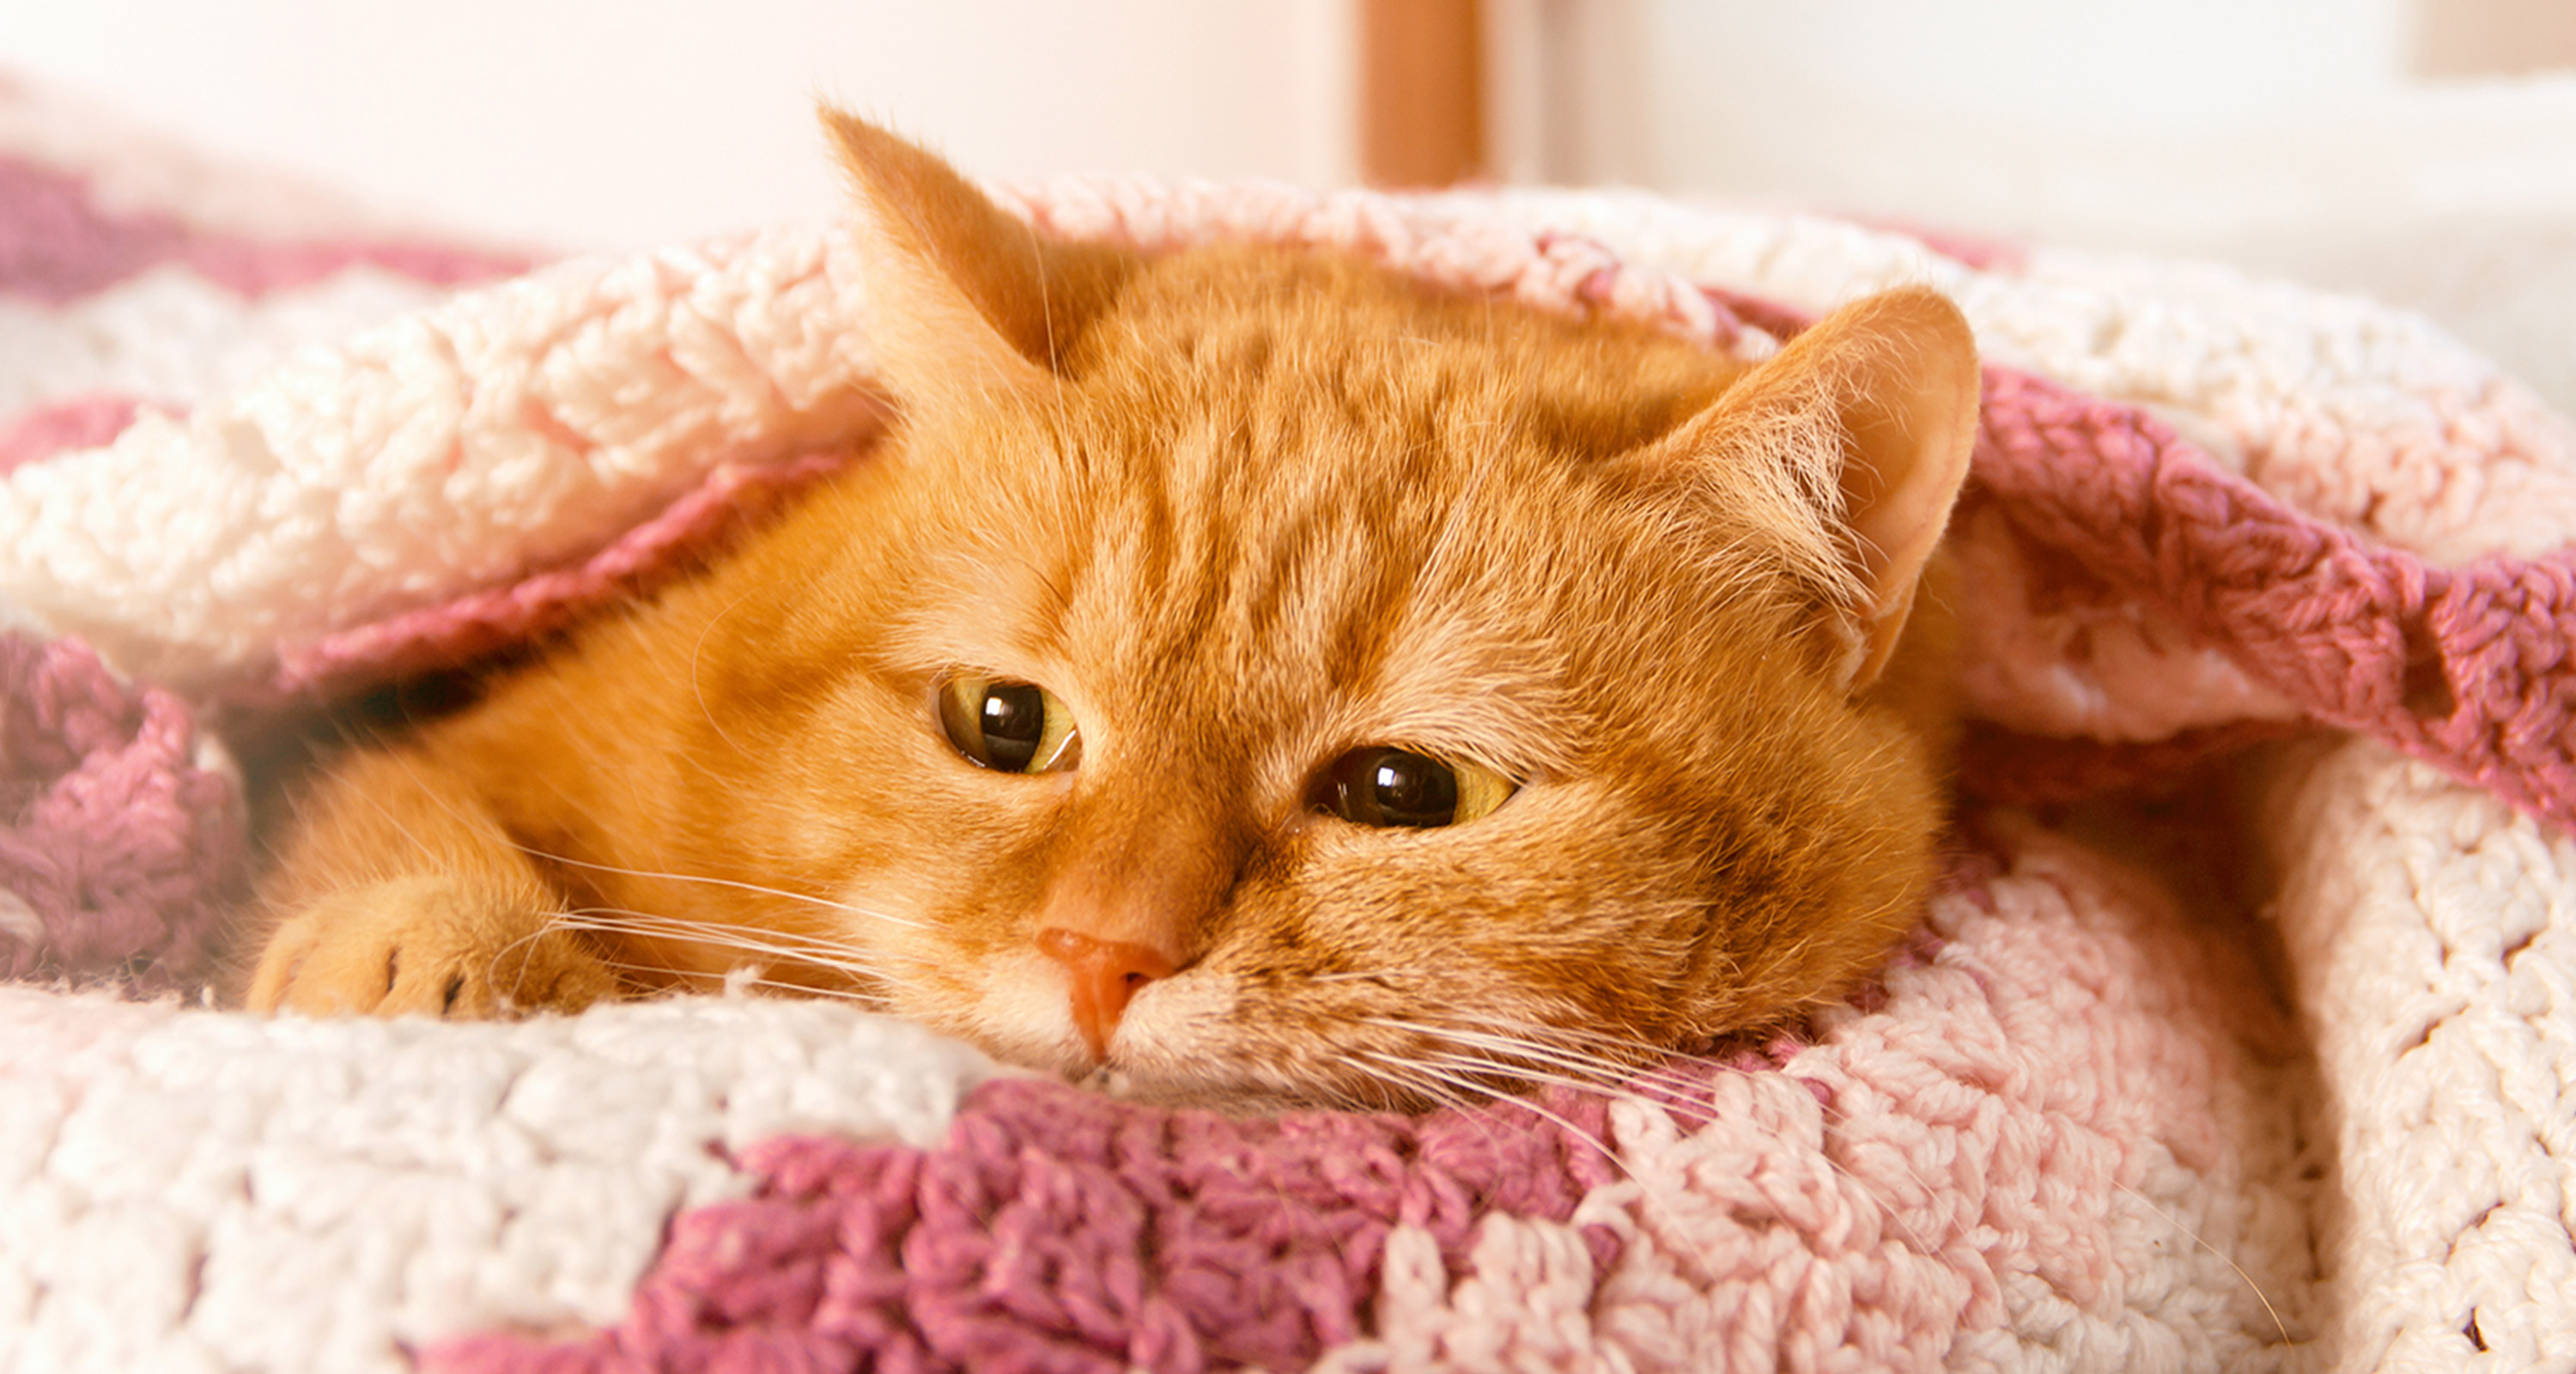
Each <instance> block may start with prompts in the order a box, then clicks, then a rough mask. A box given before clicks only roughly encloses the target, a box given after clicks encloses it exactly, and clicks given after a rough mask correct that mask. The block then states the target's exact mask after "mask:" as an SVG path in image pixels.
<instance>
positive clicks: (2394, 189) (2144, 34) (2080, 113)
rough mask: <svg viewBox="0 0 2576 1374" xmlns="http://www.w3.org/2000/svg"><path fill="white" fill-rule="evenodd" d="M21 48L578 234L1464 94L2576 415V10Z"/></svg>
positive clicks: (23, 19) (2106, 6)
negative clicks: (839, 174) (2356, 304)
mask: <svg viewBox="0 0 2576 1374" xmlns="http://www.w3.org/2000/svg"><path fill="white" fill-rule="evenodd" d="M1461 16H1464V18H1463V19H1462V18H1461ZM1462 24H1463V25H1464V30H1465V31H1466V32H1468V33H1469V35H1470V40H1469V50H1468V52H1467V55H1466V57H1465V59H1464V60H1465V61H1467V62H1468V63H1470V64H1471V74H1470V76H1469V77H1467V78H1459V77H1458V76H1457V74H1456V72H1455V71H1454V70H1450V71H1449V72H1448V75H1445V76H1444V75H1443V71H1444V70H1447V69H1444V68H1443V67H1442V65H1441V62H1442V59H1440V58H1439V57H1437V56H1436V55H1433V56H1426V54H1425V45H1426V44H1434V43H1446V42H1449V41H1451V39H1453V38H1454V37H1455V36H1456V35H1457V34H1458V33H1459V32H1461V26H1462ZM1443 35H1448V37H1443ZM1373 43H1374V44H1375V45H1376V46H1375V47H1372V44H1373ZM0 67H5V68H10V69H15V70H18V71H21V72H25V73H28V74H31V75H34V76H37V77H39V78H46V79H50V80H52V81H54V82H57V83H59V84H64V85H68V86H71V87H74V88H76V89H79V90H83V91H86V92H87V93H89V94H91V95H92V96H95V97H98V98H100V99H102V100H103V101H104V102H105V103H106V104H109V105H111V106H114V107H116V108H119V109H122V110H123V111H125V112H127V113H129V114H132V115H135V116H138V117H140V118H142V119H144V120H147V121H150V122H152V123H156V124H159V125H163V126H165V127H175V128H181V129H186V130H189V131H192V132H193V133H194V134H195V135H196V137H197V138H198V139H199V140H200V141H202V142H204V143H206V144H208V145H210V146H211V147H214V148H216V149H220V150H224V151H228V152H234V153H248V154H252V155H255V156H257V157H260V158H264V159H266V160H268V161H270V162H272V163H275V164H278V165H280V166H281V167H283V168H286V169H289V170H295V171H301V172H304V173H306V174H309V175H310V176H312V177H314V178H315V179H317V180H320V181H323V182H326V183H329V184H333V185H337V186H340V187H344V188H347V189H350V190H353V191H356V192H358V193H360V194H361V195H363V196H365V197H367V198H368V199H370V200H373V201H374V202H376V203H378V204H379V205H383V206H386V207H388V208H391V209H395V210H398V211H404V212H409V213H413V214H416V215H419V216H422V217H426V218H428V219H431V220H433V221H436V222H440V223H443V224H446V225H449V226H453V227H457V228H464V229H471V230H477V231H481V232H484V233H487V234H491V235H496V236H501V237H505V238H514V239H523V240H528V241H532V242H536V243H540V244H546V245H554V246H562V247H593V246H597V247H626V246H633V245H638V244H644V243H652V242H661V241H666V240H670V239H674V238H686V237H691V236H696V235H702V234H708V233H714V232H721V231H724V230H728V229H733V228H738V227H742V226H746V225H751V224H757V223H762V222H766V221H770V220H774V219H778V218H781V217H784V216H791V215H805V214H821V213H828V212H829V211H830V208H831V206H832V202H833V198H834V195H835V189H834V186H833V183H832V179H831V176H830V173H829V171H828V169H827V168H826V166H825V165H824V163H823V161H822V158H821V156H820V151H819V147H818V142H817V139H816V137H815V134H814V128H813V123H812V118H811V104H812V101H813V100H814V98H815V97H817V96H823V97H828V98H831V99H833V100H836V101H839V102H841V103H843V104H846V105H848V106H850V107H851V108H854V109H858V110H861V111H864V112H869V113H872V114H875V115H878V116H881V117H884V118H887V119H890V120H892V121H893V122H894V123H895V124H896V125H897V126H898V127H900V128H902V129H904V130H906V131H908V132H911V133H914V134H916V135H920V136H923V137H926V138H928V139H929V140H930V141H932V142H933V143H934V144H936V145H938V146H940V147H941V148H943V149H944V150H945V151H947V152H948V153H950V154H951V155H952V156H954V157H956V158H957V159H958V160H959V161H961V162H962V163H963V164H965V165H966V166H968V167H969V168H970V169H972V170H974V171H976V172H978V173H981V174H985V175H991V176H997V177H1017V176H1028V175H1033V174H1043V173H1048V172H1056V171H1067V170H1082V169H1120V170H1144V171H1151V172H1158V173H1165V174H1200V175H1209V176H1223V177H1231V176H1271V177H1284V178H1289V179H1292V180H1298V181H1305V182H1312V183H1339V182H1346V181H1350V180H1354V179H1358V178H1359V177H1360V176H1361V175H1362V173H1363V171H1364V170H1366V169H1368V168H1370V167H1377V168H1379V169H1380V170H1383V169H1384V167H1385V166H1387V165H1389V164H1387V163H1385V162H1384V156H1385V148H1384V146H1383V145H1382V144H1381V143H1377V142H1373V141H1372V140H1375V139H1382V138H1384V137H1386V136H1387V129H1388V127H1390V126H1394V127H1395V129H1396V132H1395V135H1394V137H1395V138H1396V139H1397V142H1398V144H1401V143H1402V142H1403V140H1404V139H1405V138H1407V137H1414V138H1416V141H1417V142H1418V141H1419V135H1420V133H1421V130H1422V128H1423V127H1424V121H1431V122H1433V123H1436V122H1437V121H1438V120H1439V119H1441V118H1443V117H1444V116H1443V115H1442V114H1441V111H1443V110H1449V109H1452V108H1453V107H1455V106H1456V105H1457V103H1458V101H1460V100H1462V99H1463V100H1465V101H1466V102H1468V103H1469V104H1470V105H1471V106H1472V112H1473V121H1474V128H1473V129H1472V131H1470V132H1471V133H1472V140H1473V148H1472V156H1471V157H1470V159H1469V161H1470V162H1471V163H1473V164H1474V165H1475V166H1477V167H1479V168H1480V169H1481V170H1482V171H1483V172H1484V173H1485V174H1488V175H1492V176H1497V177H1501V178H1505V179H1511V180H1529V181H1558V182H1572V183H1595V182H1627V183H1634V184H1642V185H1647V186H1653V187H1657V188H1661V189H1666V190H1672V191H1683V192H1708V193H1715V194H1720V195H1725V196H1730V197H1735V198H1741V199H1757V200H1765V201H1775V202H1777V201H1786V202H1795V203H1801V204H1807V205H1814V206H1819V207H1824V208H1830V209H1838V210H1843V211H1848V212H1853V213H1859V214H1865V215H1871V216H1879V217H1892V218H1901V219H1907V220H1912V221H1917V222H1923V223H1929V224H1940V225H1947V226H1952V227H1958V228H1965V229H1971V230H1984V231H1988V232H1994V233H2001V234H2007V235H2022V236H2033V237H2042V238H2047V239H2051V240H2055V241H2061V242H2069V243H2075V244H2080V245H2091V246H2102V247H2136V248H2148V249H2157V250H2165V251H2181V252H2190V253H2196V254H2202V255H2207V256H2213V257H2218V258H2222V259H2226V260H2229V261H2233V262H2236V263H2239V264H2243V265H2247V266H2250V267H2254V268H2257V269H2260V270H2264V271H2271V272H2279V273H2285V274H2288V275H2292V276H2297V277H2301V278H2303V279H2306V280H2309V281H2312V282H2315V283H2318V284H2322V285H2327V286H2333V287H2342V288H2351V289H2363V290H2369V291H2372V292H2374V293H2376V294H2380V295H2382V296H2386V297H2390V298H2393V299H2396V300H2399V301H2400V302H2401V303H2408V304H2413V305H2416V306H2417V307H2419V308H2422V309H2425V310H2428V311H2430V312H2431V313H2433V314H2435V315H2436V316H2437V318H2441V319H2442V320H2444V322H2445V323H2447V324H2449V325H2450V326H2451V327H2452V328H2453V329H2454V330H2455V331H2457V332H2460V333H2462V334H2464V335H2466V336H2467V337H2469V338H2470V340H2471V341H2472V342H2474V343H2478V344H2480V345H2482V346H2485V347H2487V348H2488V349H2490V350H2491V351H2495V352H2498V353H2500V354H2503V355H2505V356H2506V357H2507V360H2508V361H2509V362H2511V361H2515V360H2516V358H2517V357H2519V358H2522V359H2527V360H2528V368H2527V370H2536V371H2537V372H2540V373H2547V374H2548V375H2534V376H2533V380H2535V381H2537V382H2540V383H2542V384H2543V387H2544V389H2545V390H2548V391H2550V392H2551V393H2552V394H2554V395H2556V396H2557V397H2558V398H2559V399H2560V401H2561V403H2562V404H2565V405H2569V406H2576V366H2570V365H2567V364H2565V363H2562V362H2560V361H2557V360H2559V359H2571V358H2576V0H2154V2H2153V3H2147V2H2145V0H2133V2H2129V3H2109V2H2108V0H1942V3H1938V4H1924V3H1919V0H1796V2H1795V3H1791V2H1790V0H948V2H946V3H924V2H923V0H436V3H418V2H416V0H371V2H370V3H350V0H256V2H255V3H240V2H239V0H234V2H232V3H217V2H216V0H0ZM1390 82H1393V83H1395V89H1397V90H1398V92H1399V98H1396V99H1393V100H1391V101H1390V100H1389V99H1388V98H1387V95H1386V92H1387V90H1388V88H1389V87H1388V83H1390ZM1408 102H1410V103H1408ZM1407 130H1411V133H1407V132H1406V131H1407ZM1453 134H1454V131H1451V132H1450V133H1439V134H1437V136H1436V137H1434V138H1433V139H1432V140H1431V141H1432V142H1433V143H1441V142H1442V140H1445V139H1452V135H1453ZM1401 151H1402V149H1401V148H1400V147H1399V148H1398V152H1399V153H1401ZM1416 151H1417V152H1419V151H1420V150H1419V149H1417V150H1416ZM1437 151H1438V150H1437V149H1434V150H1433V152H1434V154H1435V156H1433V158H1432V161H1431V162H1429V163H1420V164H1415V165H1420V166H1445V165H1448V164H1445V163H1442V162H1440V161H1439V157H1438V156H1436V154H1437ZM1373 159H1374V160H1373ZM1399 179H1406V180H1419V179H1424V178H1422V177H1420V176H1404V177H1401V178H1399ZM1434 179H1436V178H1434ZM2553 369H2555V371H2553ZM2560 373H2563V374H2564V375H2559V374H2560Z"/></svg>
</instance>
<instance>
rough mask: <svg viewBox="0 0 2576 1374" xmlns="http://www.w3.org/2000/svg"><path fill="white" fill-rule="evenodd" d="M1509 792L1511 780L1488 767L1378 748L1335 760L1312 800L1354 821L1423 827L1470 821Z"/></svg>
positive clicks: (1484, 812)
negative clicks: (1318, 792)
mask: <svg viewBox="0 0 2576 1374" xmlns="http://www.w3.org/2000/svg"><path fill="white" fill-rule="evenodd" d="M1511 794H1512V784H1511V783H1510V782H1509V781H1508V780H1506V779H1505V778H1504V777H1503V776H1502V775H1501V774H1499V773H1496V772H1494V771H1493V770H1492V769H1490V768H1484V767H1480V766H1478V765H1476V764H1472V763H1452V762H1449V761H1446V760H1443V759H1435V758H1433V757H1431V756H1430V755H1429V754H1417V753H1415V752H1414V751H1412V750H1410V749H1394V748H1387V747H1378V748H1372V749H1355V750H1353V751H1351V752H1350V753H1347V754H1344V755H1342V756H1341V757H1340V758H1338V759H1335V760H1334V761H1333V766H1332V767H1330V768H1328V769H1325V770H1324V776H1323V780H1322V785H1321V788H1320V795H1319V796H1317V797H1316V799H1315V800H1316V804H1317V805H1318V806H1321V807H1322V808H1323V809H1324V810H1326V811H1330V812H1332V813H1333V814H1334V815H1336V816H1339V817H1341V818H1342V819H1343V820H1346V821H1350V822H1352V823H1354V824H1357V825H1372V826H1405V827H1410V828H1413V829H1429V828H1431V827H1433V826H1442V825H1458V824H1461V823H1463V822H1466V821H1472V820H1474V819H1476V818H1477V817H1479V816H1482V815H1484V814H1486V813H1487V812H1489V811H1492V810H1493V809H1494V808H1495V807H1497V806H1500V805H1502V804H1503V799H1504V798H1506V797H1509V796H1510V795H1511Z"/></svg>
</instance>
